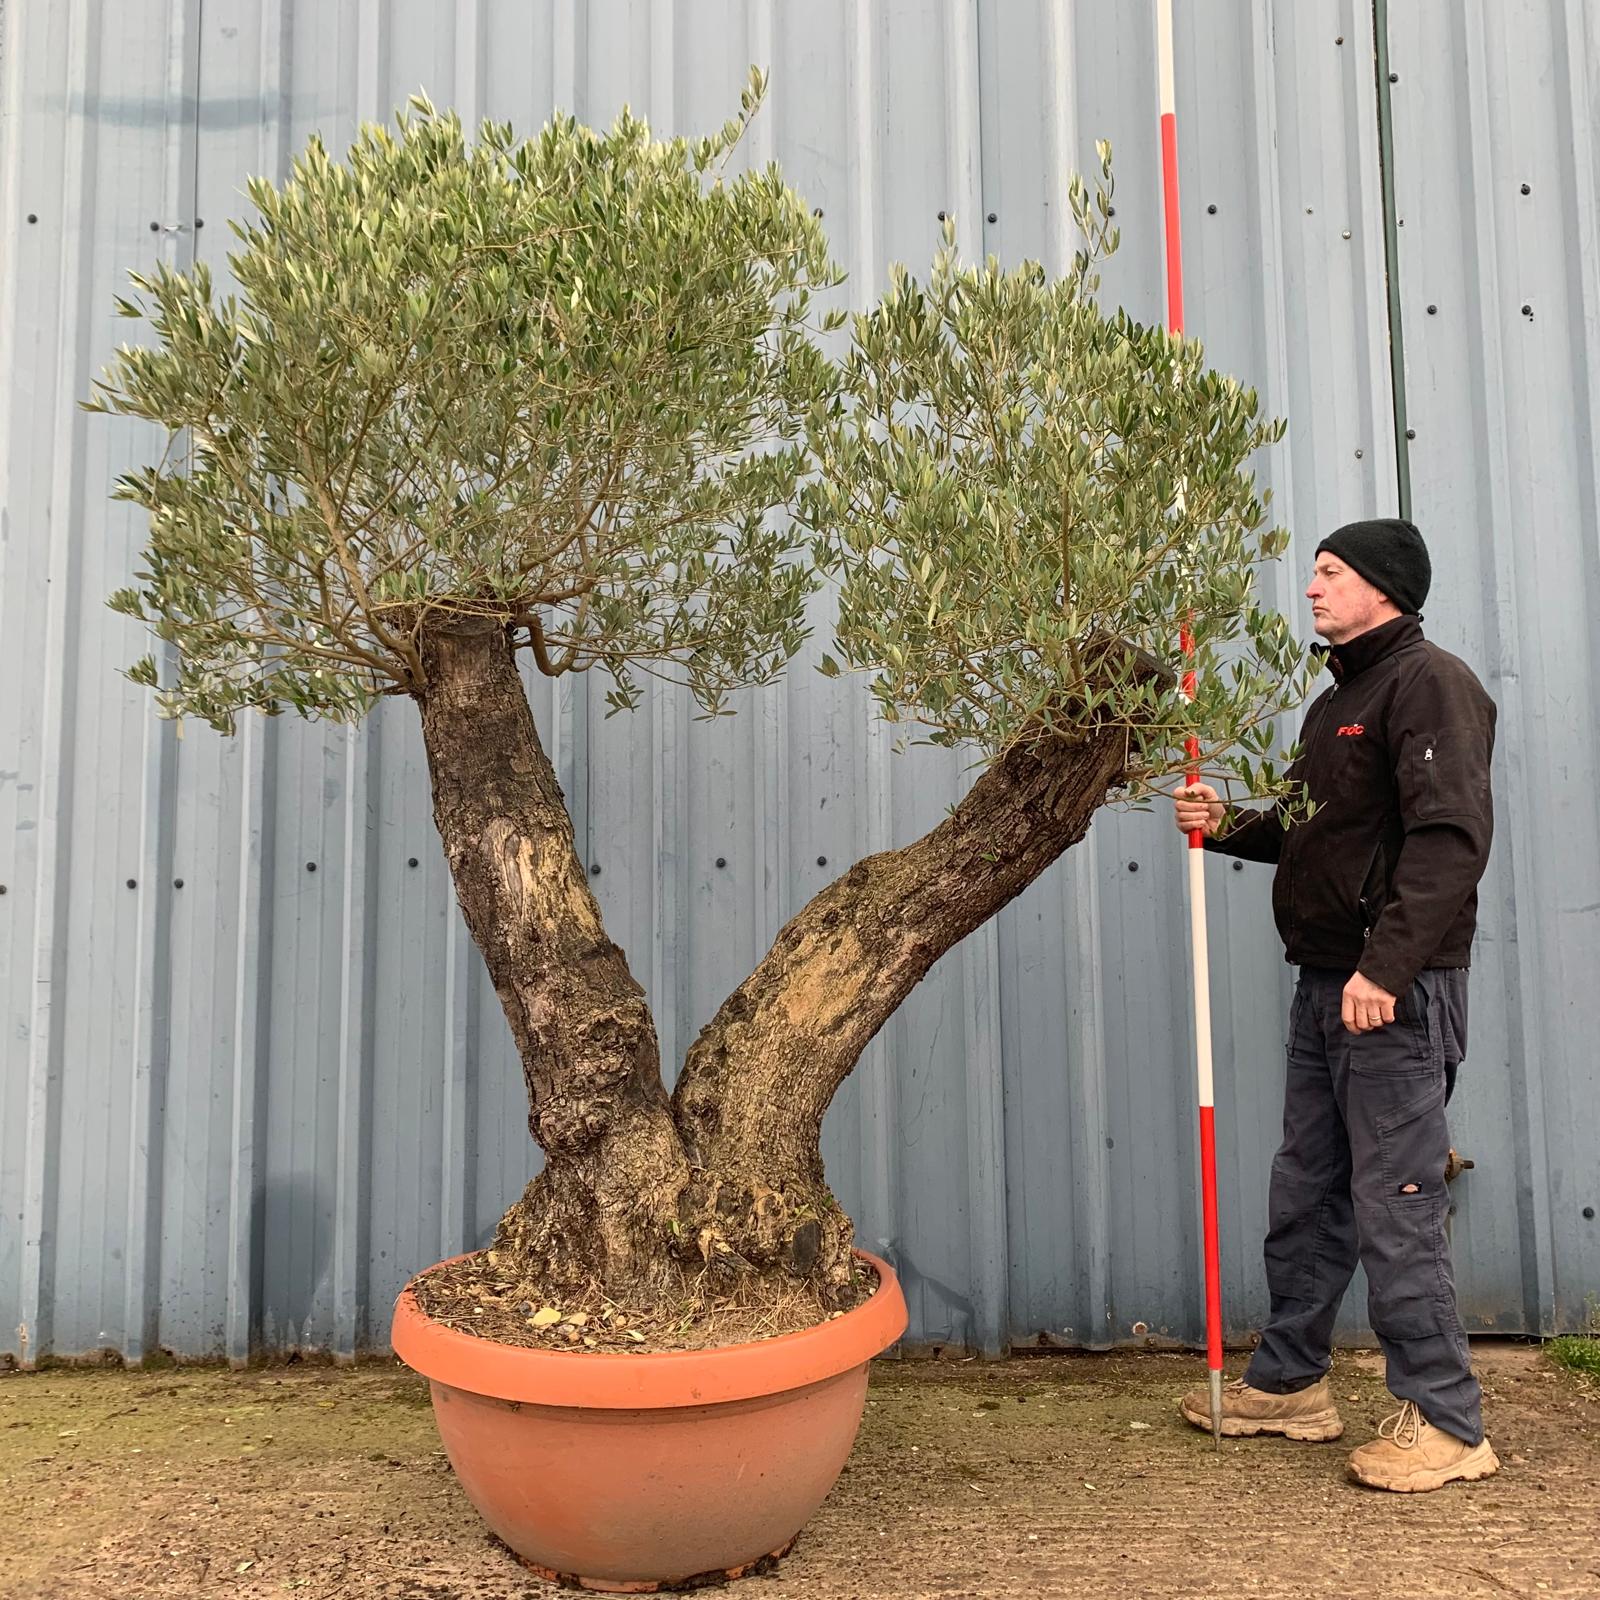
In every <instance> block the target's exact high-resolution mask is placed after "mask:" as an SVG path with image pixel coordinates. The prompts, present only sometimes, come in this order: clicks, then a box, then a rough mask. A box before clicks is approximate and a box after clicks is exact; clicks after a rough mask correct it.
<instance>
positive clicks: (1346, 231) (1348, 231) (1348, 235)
mask: <svg viewBox="0 0 1600 1600" xmlns="http://www.w3.org/2000/svg"><path fill="white" fill-rule="evenodd" d="M1344 237H1345V238H1346V239H1348V238H1349V237H1350V230H1349V229H1348V228H1346V229H1345V230H1344Z"/></svg>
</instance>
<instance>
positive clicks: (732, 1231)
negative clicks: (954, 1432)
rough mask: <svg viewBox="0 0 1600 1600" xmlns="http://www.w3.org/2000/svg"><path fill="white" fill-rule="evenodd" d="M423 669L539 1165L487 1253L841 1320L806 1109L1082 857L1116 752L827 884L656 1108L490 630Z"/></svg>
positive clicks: (524, 706) (983, 787)
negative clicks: (705, 1284)
mask: <svg viewBox="0 0 1600 1600" xmlns="http://www.w3.org/2000/svg"><path fill="white" fill-rule="evenodd" d="M422 651H423V660H424V664H425V666H426V670H427V686H426V688H425V689H424V690H423V691H422V692H421V693H420V694H419V696H418V700H419V703H420V706H421V711H422V729H423V741H424V745H425V748H426V750H427V756H428V766H429V772H430V774H431V776H432V781H433V799H434V819H435V821H436V823H437V825H438V829H439V834H440V837H441V838H442V839H443V841H444V846H445V852H446V855H447V857H448V859H449V862H450V870H451V873H452V876H453V878H454V880H455V886H456V894H457V898H458V899H459V901H460V904H461V908H462V912H463V914H464V916H465V918H466V922H467V926H468V928H469V929H470V931H471V933H472V936H473V939H474V940H475V941H476V943H477V945H478V948H479V950H480V951H481V952H482V953H483V957H484V960H485V963H486V964H487V966H488V970H489V975H490V978H491V980H492V981H493V983H494V986H495V991H496V993H497V994H498V995H499V997H500V1003H501V1005H502V1007H503V1008H504V1011H505V1015H506V1019H507V1021H508V1022H509V1024H510V1026H511V1032H512V1036H513V1038H514V1040H515V1041H516V1045H517V1049H518V1052H519V1054H520V1056H521V1059H522V1066H523V1075H524V1079H525V1082H526V1086H527V1091H528V1101H529V1126H530V1128H531V1130H532V1132H533V1135H534V1137H535V1138H536V1139H537V1140H538V1142H539V1144H540V1145H541V1146H542V1147H543V1148H544V1151H545V1158H546V1160H545V1167H544V1170H543V1171H542V1172H541V1173H540V1175H539V1176H538V1177H537V1178H536V1179H535V1180H534V1181H533V1183H532V1184H530V1185H529V1187H528V1190H527V1192H526V1193H525V1194H524V1195H523V1197H522V1198H521V1199H520V1200H518V1201H517V1203H516V1204H515V1205H513V1206H512V1208H511V1209H510V1211H508V1212H507V1213H506V1216H505V1218H504V1220H503V1221H502V1223H501V1225H500V1231H499V1235H498V1237H497V1240H496V1245H497V1247H498V1249H499V1250H500V1251H502V1252H505V1253H508V1254H509V1255H510V1256H511V1257H512V1260H513V1261H514V1262H515V1263H516V1264H517V1266H516V1273H517V1276H518V1277H519V1278H520V1279H521V1280H523V1281H524V1282H530V1283H532V1282H537V1283H538V1284H540V1285H542V1286H543V1287H544V1288H546V1289H548V1290H550V1291H572V1290H576V1291H583V1290H586V1289H588V1288H589V1287H591V1286H594V1287H599V1288H603V1289H604V1291H605V1292H606V1294H607V1295H608V1296H610V1297H612V1298H613V1299H616V1300H620V1301H625V1302H632V1303H634V1304H639V1303H650V1302H655V1303H659V1302H661V1301H662V1300H663V1299H670V1298H671V1297H672V1296H673V1294H674V1292H675V1291H677V1290H680V1289H681V1288H682V1285H683V1273H684V1270H685V1268H686V1267H689V1268H692V1267H693V1266H694V1264H695V1263H696V1262H704V1263H705V1264H706V1265H707V1266H708V1267H710V1268H711V1269H712V1271H713V1273H714V1280H713V1281H714V1283H715V1282H721V1283H723V1284H724V1285H731V1284H732V1283H733V1282H734V1281H735V1280H736V1279H738V1278H741V1277H742V1278H746V1279H748V1278H749V1277H750V1276H751V1275H752V1274H753V1275H756V1276H772V1275H777V1276H781V1277H783V1278H784V1279H786V1280H788V1281H791V1282H792V1281H793V1280H794V1279H803V1280H806V1281H807V1282H808V1283H809V1284H810V1285H811V1287H812V1289H813V1290H814V1291H815V1300H816V1302H817V1304H818V1305H819V1306H820V1307H822V1308H824V1309H829V1308H832V1307H834V1306H836V1305H838V1304H840V1303H844V1302H845V1301H847V1299H848V1292H847V1291H848V1285H849V1282H850V1267H849V1252H850V1245H851V1224H850V1219H849V1218H848V1217H847V1216H845V1214H844V1213H843V1212H842V1211H841V1210H840V1208H839V1207H838V1205H837V1203H836V1202H835V1201H834V1199H833V1196H832V1194H831V1193H830V1192H829V1190H828V1186H827V1183H826V1180H825V1178H824V1176H823V1171H822V1159H821V1155H820V1150H819V1136H820V1131H821V1127H822V1119H823V1116H824V1114H825V1113H826V1112H827V1109H828V1106H829V1104H830V1103H831V1101H832V1099H833V1097H834V1094H835V1093H836V1092H837V1091H838V1088H839V1086H840V1085H841V1084H842V1083H843V1082H844V1080H845V1078H846V1077H847V1076H848V1075H849V1073H850V1072H851V1070H852V1069H853V1068H854V1066H855V1064H856V1062H857V1061H858V1060H859V1058H860V1056H861V1053H862V1051H863V1050H864V1049H865V1048H866V1046H867V1044H868V1042H869V1041H870V1040H871V1039H872V1037H873V1035H874V1034H875V1033H877V1031H878V1029H879V1028H880V1027H882V1026H883V1024H884V1023H885V1022H886V1021H887V1020H888V1019H889V1017H891V1016H892V1015H893V1014H894V1012H895V1010H896V1009H897V1008H898V1007H899V1006H900V1004H901V1002H902V1001H904V1000H905V998H906V996H907V995H909V994H910V992H911V990H912V989H913V988H915V987H916V985H917V983H918V982H920V981H921V979H922V978H923V976H924V975H925V974H926V973H927V971H928V969H929V968H930V967H931V966H932V965H933V964H934V962H935V961H937V960H938V959H939V957H940V956H942V955H944V954H945V953H946V952H947V951H948V950H950V949H952V948H953V947H954V946H955V945H957V944H958V943H960V941H961V940H962V939H963V938H965V937H966V935H967V934H968V933H970V932H972V931H973V929H975V928H977V927H979V926H980V925H981V924H983V923H984V922H986V921H987V920H988V919H989V918H990V917H992V916H993V915H994V914H995V913H996V912H997V911H999V910H1000V909H1001V907H1002V906H1004V905H1006V904H1007V903H1008V902H1009V901H1010V900H1012V899H1013V898H1014V897H1015V896H1016V895H1018V894H1020V893H1021V892H1022V891H1023V890H1024V889H1025V888H1027V886H1028V885H1029V884H1030V883H1032V882H1033V881H1034V879H1035V878H1037V877H1038V876H1039V874H1040V873H1041V872H1043V871H1044V870H1045V869H1046V868H1047V867H1048V866H1049V865H1050V864H1051V863H1052V862H1053V861H1055V859H1056V858H1057V857H1058V856H1059V855H1060V854H1061V853H1062V851H1064V850H1066V849H1067V848H1068V847H1069V846H1070V845H1072V844H1073V843H1075V842H1076V841H1077V840H1078V839H1080V838H1082V836H1083V834H1084V833H1085V831H1086V830H1087V828H1088V826H1089V823H1090V820H1091V819H1092V817H1093V816H1094V813H1095V810H1096V809H1097V808H1098V807H1099V806H1100V804H1101V803H1102V802H1103V801H1104V799H1105V797H1106V793H1107V791H1108V789H1109V788H1111V787H1112V786H1113V785H1114V784H1115V783H1116V782H1117V781H1118V780H1119V778H1120V777H1121V775H1122V764H1123V753H1124V744H1123V739H1122V736H1121V735H1120V734H1119V733H1116V732H1114V731H1106V732H1098V733H1092V734H1090V735H1089V736H1088V737H1087V738H1085V739H1083V740H1081V741H1079V742H1069V741H1067V740H1064V739H1059V738H1051V739H1045V740H1041V741H1039V742H1037V743H1035V744H1033V745H1031V746H1029V747H1026V748H1023V747H1019V748H1017V749H1014V750H1012V751H1010V752H1009V753H1008V754H1007V755H1005V756H1004V757H1003V758H1002V759H1000V760H999V761H997V762H996V763H995V764H994V765H993V766H992V767H990V768H989V770H988V771H986V772H985V773H984V775H983V776H982V777H981V778H979V780H978V781H977V783H976V784H974V786H973V788H972V789H971V791H970V792H969V793H968V794H967V796H966V797H965V798H964V799H963V800H962V801H961V803H960V804H959V805H958V806H956V807H955V809H954V810H953V811H952V812H951V814H950V815H949V816H948V817H947V818H946V819H945V820H944V821H943V822H941V823H940V824H939V826H938V827H937V828H935V829H934V830H933V831H932V832H931V833H929V834H927V835H926V836H925V837H924V838H922V839H919V840H917V841H916V842H915V843H913V844H910V845H907V846H906V847H905V848H903V849H900V850H895V851H888V852H885V853H884V854H881V855H877V856H871V857H868V858H867V859H866V860H864V861H861V862H859V863H857V865H856V866H854V867H852V868H851V869H850V871H849V872H847V873H846V874H845V875H844V876H843V877H842V878H840V879H838V880H837V881H836V882H835V883H833V884H830V885H829V886H828V887H827V888H826V889H824V890H823V891H822V892H821V893H820V894H819V895H817V896H816V897H815V898H814V899H813V900H812V901H811V902H810V904H809V905H807V906H806V907H805V908H804V909H803V910H802V911H801V912H800V913H799V914H798V915H797V916H796V917H795V918H794V919H793V920H792V921H791V922H790V923H789V924H788V925H787V926H786V927H785V928H784V929H783V931H782V932H781V933H780V934H779V936H778V939H777V941H776V943H775V944H774V945H773V947H772V949H771V951H769V952H768V954H767V956H766V957H765V958H764V959H763V960H762V962H761V964H760V965H759V966H758V967H757V968H756V970H755V971H754V972H753V973H751V975H750V976H749V978H747V979H746V980H745V982H744V983H742V984H741V985H740V986H739V988H738V989H737V990H735V992H734V993H733V994H732V995H731V996H729V998H728V999H727V1001H726V1002H725V1003H724V1004H723V1006H722V1008H721V1010H720V1011H718V1013H717V1015H716V1016H715V1017H714V1018H713V1019H712V1021H711V1022H710V1023H709V1024H708V1025H707V1026H706V1028H705V1029H704V1030H703V1031H702V1033H701V1034H700V1037H699V1038H698V1039H697V1040H696V1041H695V1044H694V1046H693V1048H692V1049H691V1050H690V1052H689V1055H688V1059H687V1061H686V1062H685V1065H684V1070H683V1073H682V1075H681V1077H680V1079H679V1082H678V1086H677V1090H676V1093H675V1094H674V1096H673V1097H672V1098H671V1100H670V1101H669V1099H668V1096H667V1093H666V1090H665V1088H664V1086H663V1083H662V1079H661V1072H660V1062H659V1052H658V1046H657V1042H656V1033H655V1027H654V1024H653V1022H652V1020H651V1017H650V1013H649V1009H648V1007H647V1005H646V1002H645V996H644V992H643V990H642V989H641V988H640V986H639V984H638V983H637V982H636V981H635V979H634V978H633V975H632V974H631V973H630V972H629V970H628V965H627V961H626V958H625V957H624V955H623V953H622V951H621V950H619V949H618V948H617V946H616V945H614V944H613V943H612V942H611V940H610V939H609V938H608V937H607V936H606V932H605V928H604V925H603V923H602V920H601V916H600V910H599V907H598V905H597V904H596V902H595V899H594V896H593V895H592V894H591V893H590V890H589V885H588V880H587V878H586V876H585V874H584V871H583V866H582V863H581V862H580V861H579V859H578V857H577V855H576V853H575V851H574V848H573V832H572V823H571V820H570V818H569V817H568V814H567V810H566V805H565V801H564V799H563V797H562V794H561V790H560V787H559V785H558V783H557V781H556V776H555V772H554V770H553V769H552V767H551V765H550V762H549V760H548V758H547V757H546V755H545V753H544V750H543V748H542V747H541V746H540V743H539V738H538V734H537V731H536V730H535V727H534V723H533V716H532V713H531V711H530V709H529V706H528V701H527V697H526V695H525V694H524V692H523V688H522V682H521V679H520V677H519V676H518V673H517V670H516V664H515V658H514V655H513V651H512V647H511V643H510V640H509V637H508V634H507V632H506V629H505V627H504V625H503V624H501V623H495V622H491V621H488V620H484V621H478V620H475V619H470V618H462V619H453V620H451V621H450V622H448V623H446V624H440V625H436V626H433V627H430V628H428V629H426V630H425V631H424V634H423V638H422Z"/></svg>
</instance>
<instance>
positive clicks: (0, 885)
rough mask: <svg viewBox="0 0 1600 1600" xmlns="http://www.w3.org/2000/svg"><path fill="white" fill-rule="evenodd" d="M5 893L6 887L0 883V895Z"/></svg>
mask: <svg viewBox="0 0 1600 1600" xmlns="http://www.w3.org/2000/svg"><path fill="white" fill-rule="evenodd" d="M5 892H6V886H5V885H4V884H3V883H0V894H4V893H5Z"/></svg>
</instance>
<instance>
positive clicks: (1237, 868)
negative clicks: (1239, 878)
mask: <svg viewBox="0 0 1600 1600" xmlns="http://www.w3.org/2000/svg"><path fill="white" fill-rule="evenodd" d="M1233 870H1234V871H1235V872H1243V871H1244V862H1242V861H1235V862H1234V864H1233Z"/></svg>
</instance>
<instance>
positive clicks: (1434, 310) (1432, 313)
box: [1428, 306, 1439, 317]
mask: <svg viewBox="0 0 1600 1600" xmlns="http://www.w3.org/2000/svg"><path fill="white" fill-rule="evenodd" d="M1428 315H1429V316H1430V317H1436V316H1438V315H1439V308H1438V306H1429V307H1428Z"/></svg>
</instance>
